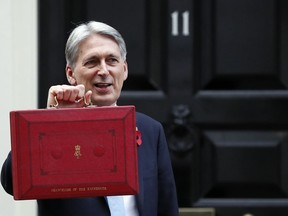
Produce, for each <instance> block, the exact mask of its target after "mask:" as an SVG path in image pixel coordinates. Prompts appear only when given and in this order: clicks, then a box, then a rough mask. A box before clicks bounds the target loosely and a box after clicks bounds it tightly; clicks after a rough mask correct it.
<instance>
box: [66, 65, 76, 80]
mask: <svg viewBox="0 0 288 216" xmlns="http://www.w3.org/2000/svg"><path fill="white" fill-rule="evenodd" d="M66 77H67V80H68V82H69V83H70V84H71V85H77V82H76V79H75V77H74V72H73V70H72V68H71V66H70V65H67V66H66Z"/></svg>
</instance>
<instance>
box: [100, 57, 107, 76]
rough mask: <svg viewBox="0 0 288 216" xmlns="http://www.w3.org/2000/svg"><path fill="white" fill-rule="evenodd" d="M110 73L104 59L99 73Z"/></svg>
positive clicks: (103, 74) (105, 74)
mask: <svg viewBox="0 0 288 216" xmlns="http://www.w3.org/2000/svg"><path fill="white" fill-rule="evenodd" d="M108 74H109V70H108V68H107V64H106V62H105V61H102V62H101V64H100V65H99V71H98V75H99V76H107V75H108Z"/></svg>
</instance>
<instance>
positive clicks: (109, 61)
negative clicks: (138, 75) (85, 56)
mask: <svg viewBox="0 0 288 216" xmlns="http://www.w3.org/2000/svg"><path fill="white" fill-rule="evenodd" d="M106 62H107V64H110V65H115V64H117V63H118V62H119V60H118V58H116V57H109V58H108V59H107V60H106Z"/></svg>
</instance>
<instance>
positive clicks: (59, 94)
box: [47, 85, 92, 108]
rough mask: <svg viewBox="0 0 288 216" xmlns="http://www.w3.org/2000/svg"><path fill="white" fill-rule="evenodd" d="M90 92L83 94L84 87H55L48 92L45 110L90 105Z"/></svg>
mask: <svg viewBox="0 0 288 216" xmlns="http://www.w3.org/2000/svg"><path fill="white" fill-rule="evenodd" d="M91 95H92V91H91V90H89V91H87V92H86V93H85V87H84V85H77V86H71V85H56V86H51V87H50V89H49V92H48V99H47V108H55V107H56V108H80V107H86V106H87V105H88V104H91Z"/></svg>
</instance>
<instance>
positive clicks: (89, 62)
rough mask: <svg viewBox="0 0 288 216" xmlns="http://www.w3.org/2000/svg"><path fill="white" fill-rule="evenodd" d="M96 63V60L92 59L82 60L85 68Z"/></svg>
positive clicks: (91, 66)
mask: <svg viewBox="0 0 288 216" xmlns="http://www.w3.org/2000/svg"><path fill="white" fill-rule="evenodd" d="M96 65H97V61H96V60H94V59H90V60H87V61H86V62H84V66H85V67H87V68H93V67H95V66H96Z"/></svg>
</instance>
